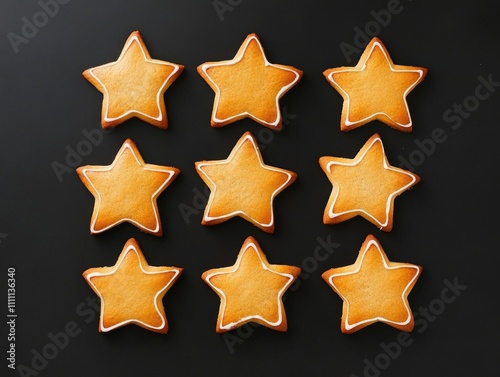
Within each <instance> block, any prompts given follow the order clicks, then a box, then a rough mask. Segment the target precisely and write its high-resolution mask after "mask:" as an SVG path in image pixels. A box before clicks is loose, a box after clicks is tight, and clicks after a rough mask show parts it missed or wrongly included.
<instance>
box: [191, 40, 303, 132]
mask: <svg viewBox="0 0 500 377" xmlns="http://www.w3.org/2000/svg"><path fill="white" fill-rule="evenodd" d="M198 73H199V74H200V75H201V77H203V79H204V80H205V81H206V82H207V83H208V85H210V87H211V88H212V89H213V90H214V91H215V101H214V106H213V111H212V117H211V121H210V124H211V125H212V127H222V126H225V125H228V124H230V123H232V122H235V121H237V120H240V119H243V118H247V117H248V118H251V119H253V120H254V121H256V122H258V123H260V124H261V125H263V126H265V127H269V128H271V129H274V130H277V131H279V130H281V128H282V119H281V112H280V108H279V99H280V98H281V97H282V96H283V95H284V94H285V93H286V92H287V91H288V90H290V89H291V88H292V87H293V86H294V85H295V84H297V82H298V81H299V80H300V78H301V77H302V71H301V70H299V69H296V68H294V67H291V66H287V65H281V64H272V63H269V62H268V61H267V59H266V55H265V54H264V49H263V48H262V45H261V43H260V41H259V38H258V37H257V35H256V34H250V35H248V36H247V37H246V39H245V41H244V42H243V44H242V45H241V47H240V49H239V50H238V52H237V54H236V56H235V57H234V58H233V59H231V60H223V61H218V62H209V63H204V64H202V65H200V66H199V67H198Z"/></svg>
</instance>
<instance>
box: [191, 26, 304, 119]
mask: <svg viewBox="0 0 500 377" xmlns="http://www.w3.org/2000/svg"><path fill="white" fill-rule="evenodd" d="M252 40H254V41H255V42H256V43H257V46H259V49H260V51H261V53H262V58H263V59H264V65H265V66H266V67H274V68H278V69H282V70H285V71H289V72H292V73H293V74H294V75H295V80H294V81H293V82H291V83H290V84H288V85H285V86H284V87H282V88H281V89H280V91H279V92H278V93H277V94H276V109H277V110H278V111H277V115H276V120H275V121H274V122H271V123H270V122H266V121H265V120H262V119H260V118H258V117H256V116H254V115H253V114H251V113H249V112H248V111H244V112H241V113H239V114H236V115H233V116H230V117H227V118H226V119H218V118H217V116H216V114H217V110H218V108H219V99H220V92H221V90H220V88H219V86H218V85H217V83H216V82H215V81H214V80H212V78H211V77H210V75H209V74H208V72H207V70H208V69H209V68H211V67H218V66H224V65H234V64H237V63H239V62H240V61H241V59H242V58H243V56H244V55H245V52H246V50H247V48H248V45H249V44H250V42H251V41H252ZM242 47H243V49H241V51H239V52H238V53H237V54H236V56H235V57H234V58H233V59H231V60H224V61H220V62H212V63H204V64H202V65H201V69H202V70H203V72H204V73H205V75H206V77H207V78H208V79H209V80H210V82H211V83H212V84H213V85H214V87H215V88H217V89H216V91H215V101H214V107H213V110H212V120H213V121H214V122H217V123H222V122H227V121H231V120H233V119H235V118H239V117H241V116H247V117H249V118H252V119H255V120H257V121H258V122H261V123H264V124H266V125H268V126H270V127H276V126H277V125H278V124H279V123H280V120H281V113H280V108H279V99H280V98H281V96H283V94H284V93H286V92H287V91H288V90H289V89H290V88H291V87H292V86H293V85H295V84H296V83H297V82H298V81H299V79H300V74H299V73H297V72H296V71H294V70H292V69H290V68H286V67H284V66H283V65H279V64H272V63H269V61H268V60H267V58H266V55H265V53H264V49H263V48H262V45H261V43H260V41H259V39H258V38H257V37H256V36H254V35H251V36H249V37H247V38H246V39H245V41H244V42H243V44H242ZM240 48H241V47H240Z"/></svg>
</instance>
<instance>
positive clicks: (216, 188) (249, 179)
mask: <svg viewBox="0 0 500 377" xmlns="http://www.w3.org/2000/svg"><path fill="white" fill-rule="evenodd" d="M195 167H196V171H197V172H198V174H199V175H200V177H201V178H202V179H203V181H204V182H205V183H206V184H207V186H208V187H209V188H210V197H209V199H208V203H207V205H206V208H205V211H204V214H203V220H202V224H203V225H215V224H219V223H221V222H223V221H226V220H229V219H230V218H232V217H235V216H240V217H242V218H244V219H245V220H247V221H250V222H251V223H252V224H254V225H255V226H257V227H259V228H260V229H262V230H263V231H265V232H267V233H273V232H274V214H273V200H274V198H275V196H276V195H278V194H279V193H280V192H281V191H283V190H284V189H285V188H286V187H288V186H289V185H290V184H292V182H294V181H295V179H296V178H297V175H296V174H295V173H294V172H292V171H289V170H285V169H280V168H276V167H273V166H269V165H266V164H264V161H263V160H262V155H261V154H260V150H259V147H258V146H257V142H256V140H255V137H254V136H253V135H252V134H251V133H250V132H245V133H244V134H243V136H242V137H241V138H240V139H239V141H238V142H237V143H236V145H235V146H234V148H233V150H232V151H231V154H230V155H229V157H228V158H227V159H225V160H215V161H198V162H195Z"/></svg>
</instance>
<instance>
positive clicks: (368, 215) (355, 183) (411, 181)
mask: <svg viewBox="0 0 500 377" xmlns="http://www.w3.org/2000/svg"><path fill="white" fill-rule="evenodd" d="M319 164H320V166H321V168H322V169H323V171H324V172H325V174H326V175H327V177H328V179H329V180H330V182H331V183H332V186H333V189H332V193H331V195H330V198H329V200H328V203H327V205H326V208H325V211H324V214H323V222H324V223H325V224H336V223H339V222H342V221H345V220H348V219H350V218H352V217H354V216H357V215H359V216H362V217H364V218H365V219H367V220H368V221H370V222H372V223H373V224H375V225H376V226H377V227H379V228H380V229H381V230H383V231H386V232H389V231H390V230H392V225H393V213H394V200H395V198H396V197H397V196H398V195H399V194H401V193H402V192H403V191H406V190H408V189H409V188H411V187H412V186H414V185H415V184H416V183H417V182H419V181H420V177H419V176H418V175H416V174H414V173H412V172H410V171H407V170H404V169H401V168H397V167H394V166H392V165H389V162H388V161H387V157H386V155H385V152H384V146H383V144H382V140H381V139H380V136H379V135H378V134H374V135H373V136H372V137H371V138H370V139H368V141H367V142H366V143H365V145H364V146H363V148H361V150H360V151H359V152H358V154H357V155H356V157H355V158H354V159H348V158H340V157H321V158H320V159H319Z"/></svg>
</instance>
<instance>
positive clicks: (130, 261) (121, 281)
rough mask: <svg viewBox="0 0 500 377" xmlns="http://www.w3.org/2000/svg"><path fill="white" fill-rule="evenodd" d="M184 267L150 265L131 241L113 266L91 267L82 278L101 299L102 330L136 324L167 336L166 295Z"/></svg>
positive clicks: (133, 241)
mask: <svg viewBox="0 0 500 377" xmlns="http://www.w3.org/2000/svg"><path fill="white" fill-rule="evenodd" d="M181 272H182V268H178V267H163V266H162V267H158V266H150V265H148V263H147V261H146V258H145V257H144V255H143V254H142V251H141V249H140V248H139V245H138V243H137V241H136V240H135V239H133V238H131V239H129V240H128V241H127V243H126V244H125V246H124V247H123V251H122V252H121V254H120V256H119V257H118V260H117V262H116V264H115V265H114V266H112V267H96V268H89V269H88V270H86V271H85V272H84V273H83V277H84V278H85V280H86V281H87V283H88V284H89V285H90V287H91V288H92V289H93V290H94V292H95V293H96V294H97V295H98V296H99V298H100V299H101V315H100V320H99V331H101V332H106V331H110V330H114V329H116V328H118V327H121V326H124V325H128V324H130V323H134V324H136V325H139V326H141V327H143V328H145V329H147V330H151V331H154V332H158V333H162V334H165V333H166V332H167V331H168V322H167V317H166V315H165V310H164V307H163V302H162V299H163V296H165V293H166V292H167V291H168V290H169V289H170V287H171V286H172V285H173V284H174V282H175V281H176V280H177V278H178V277H179V276H180V274H181Z"/></svg>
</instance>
